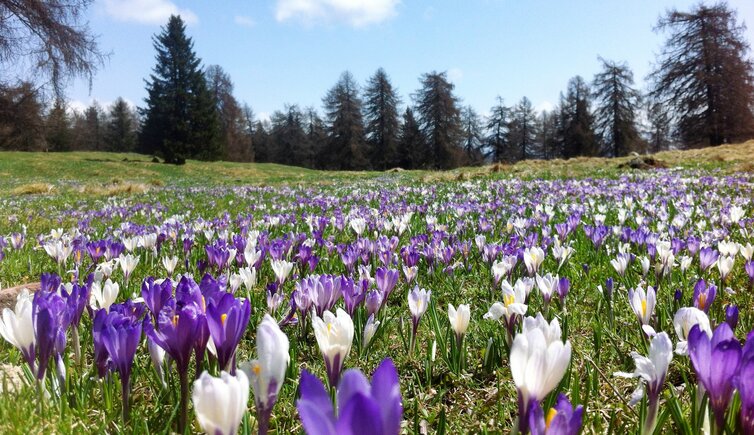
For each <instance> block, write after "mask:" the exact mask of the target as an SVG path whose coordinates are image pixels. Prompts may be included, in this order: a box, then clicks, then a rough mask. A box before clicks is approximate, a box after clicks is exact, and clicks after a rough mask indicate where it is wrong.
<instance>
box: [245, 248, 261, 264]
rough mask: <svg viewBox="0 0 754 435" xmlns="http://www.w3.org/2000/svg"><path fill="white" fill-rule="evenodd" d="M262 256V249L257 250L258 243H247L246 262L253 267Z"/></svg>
mask: <svg viewBox="0 0 754 435" xmlns="http://www.w3.org/2000/svg"><path fill="white" fill-rule="evenodd" d="M261 256H262V251H257V247H256V245H250V244H247V245H246V249H244V251H243V258H244V260H246V264H247V265H248V266H249V267H251V266H253V265H255V264H257V261H259V257H261Z"/></svg>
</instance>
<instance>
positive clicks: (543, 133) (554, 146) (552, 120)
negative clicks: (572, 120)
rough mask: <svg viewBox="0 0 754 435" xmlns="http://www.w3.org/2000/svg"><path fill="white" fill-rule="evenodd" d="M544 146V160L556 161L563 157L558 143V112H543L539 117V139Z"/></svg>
mask: <svg viewBox="0 0 754 435" xmlns="http://www.w3.org/2000/svg"><path fill="white" fill-rule="evenodd" d="M537 142H539V143H540V144H541V145H542V158H543V159H546V160H549V159H556V158H559V157H561V152H560V148H559V141H558V116H557V110H556V109H554V110H552V111H547V110H543V111H542V113H541V114H540V115H539V137H538V139H537Z"/></svg>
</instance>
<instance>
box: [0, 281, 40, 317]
mask: <svg viewBox="0 0 754 435" xmlns="http://www.w3.org/2000/svg"><path fill="white" fill-rule="evenodd" d="M40 287H41V283H39V282H32V283H29V284H22V285H17V286H15V287H8V288H4V289H2V290H0V310H2V309H3V308H10V309H11V310H12V309H13V307H15V306H16V297H17V296H18V294H19V293H21V290H23V289H25V288H28V289H29V291H30V292H32V293H34V292H36V291H37V290H39V288H40Z"/></svg>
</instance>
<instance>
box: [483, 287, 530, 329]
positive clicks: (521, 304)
mask: <svg viewBox="0 0 754 435" xmlns="http://www.w3.org/2000/svg"><path fill="white" fill-rule="evenodd" d="M501 287H502V289H503V301H502V302H495V303H494V304H492V306H491V307H490V309H489V311H487V313H486V314H485V315H484V318H485V319H493V320H499V319H500V318H503V319H504V321H505V326H506V329H507V332H508V335H507V339H508V344H510V342H511V340H513V336H514V332H515V326H516V321H517V319H518V318H519V317H521V316H523V315H525V314H526V310H527V309H528V306H527V305H526V286H525V285H524V283H523V282H522V281H521V280H517V281H516V284H515V286H511V285H510V283H509V282H508V281H506V280H503V282H502V284H501Z"/></svg>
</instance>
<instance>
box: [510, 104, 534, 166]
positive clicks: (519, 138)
mask: <svg viewBox="0 0 754 435" xmlns="http://www.w3.org/2000/svg"><path fill="white" fill-rule="evenodd" d="M508 142H509V143H510V146H511V149H512V150H515V151H517V156H516V157H517V158H519V159H521V160H526V159H530V158H532V157H536V156H538V154H539V150H538V149H537V114H536V113H535V112H534V107H533V106H532V104H531V100H529V99H528V98H526V97H523V98H521V101H519V103H518V104H516V106H515V107H514V108H513V113H512V116H511V122H510V128H509V132H508Z"/></svg>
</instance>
